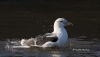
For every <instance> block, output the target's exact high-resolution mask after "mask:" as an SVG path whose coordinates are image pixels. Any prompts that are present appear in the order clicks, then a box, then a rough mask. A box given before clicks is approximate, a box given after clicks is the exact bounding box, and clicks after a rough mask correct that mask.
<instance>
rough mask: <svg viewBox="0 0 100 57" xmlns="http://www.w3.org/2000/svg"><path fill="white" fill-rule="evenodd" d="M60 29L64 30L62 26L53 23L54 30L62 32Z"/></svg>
mask: <svg viewBox="0 0 100 57" xmlns="http://www.w3.org/2000/svg"><path fill="white" fill-rule="evenodd" d="M62 30H65V28H64V27H63V26H59V25H54V32H62ZM65 31H66V30H65Z"/></svg>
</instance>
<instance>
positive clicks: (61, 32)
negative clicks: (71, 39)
mask: <svg viewBox="0 0 100 57" xmlns="http://www.w3.org/2000/svg"><path fill="white" fill-rule="evenodd" d="M67 25H71V26H73V24H72V23H71V22H68V21H67V20H66V19H64V18H58V19H57V20H56V21H55V22H54V31H53V32H52V33H51V34H53V36H52V35H51V36H47V37H57V38H58V40H57V41H56V42H55V41H54V42H52V41H47V42H46V43H44V44H43V45H42V47H43V48H45V47H54V46H57V47H59V48H63V47H65V45H66V42H67V39H68V34H67V31H66V29H65V28H64V26H67Z"/></svg>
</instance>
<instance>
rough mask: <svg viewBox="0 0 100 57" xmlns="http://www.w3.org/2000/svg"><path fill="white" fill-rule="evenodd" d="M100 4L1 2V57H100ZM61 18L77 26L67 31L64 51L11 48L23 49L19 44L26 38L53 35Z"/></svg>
mask: <svg viewBox="0 0 100 57" xmlns="http://www.w3.org/2000/svg"><path fill="white" fill-rule="evenodd" d="M84 3H85V5H83V4H84ZM37 4H38V5H37ZM66 4H67V5H66ZM93 4H95V5H93ZM98 4H99V3H96V2H91V3H90V2H89V3H86V2H83V3H81V4H80V2H79V3H78V4H76V3H75V1H74V2H73V1H72V2H71V1H70V2H54V3H53V2H44V3H38V2H37V3H33V2H32V3H30V2H29V3H22V2H19V3H17V2H16V3H15V2H13V3H11V2H8V3H7V2H0V40H1V41H0V57H99V56H100V29H99V28H100V24H99V23H100V20H99V19H100V17H99V15H100V14H99V13H100V11H99V10H98V7H99V6H98ZM20 5H21V6H20ZM59 17H64V18H66V19H67V20H68V21H69V22H72V23H73V24H74V26H73V27H65V28H66V29H67V31H68V34H69V39H68V42H67V44H66V48H65V49H58V48H47V49H43V48H38V47H34V46H32V47H30V48H28V47H25V48H16V49H14V48H12V46H20V44H19V41H20V40H21V39H23V38H25V39H29V38H31V37H36V36H37V35H40V34H42V35H43V34H45V33H49V32H52V31H53V23H54V21H55V20H56V19H57V18H59ZM6 39H9V40H6ZM11 43H13V44H11Z"/></svg>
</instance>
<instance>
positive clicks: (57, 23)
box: [54, 18, 73, 27]
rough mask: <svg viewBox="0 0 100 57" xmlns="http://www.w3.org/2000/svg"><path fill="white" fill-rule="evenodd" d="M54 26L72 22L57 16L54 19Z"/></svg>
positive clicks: (68, 24)
mask: <svg viewBox="0 0 100 57" xmlns="http://www.w3.org/2000/svg"><path fill="white" fill-rule="evenodd" d="M54 26H59V27H64V26H73V24H72V23H71V22H68V21H67V20H66V19H65V18H58V19H57V20H56V21H55V23H54Z"/></svg>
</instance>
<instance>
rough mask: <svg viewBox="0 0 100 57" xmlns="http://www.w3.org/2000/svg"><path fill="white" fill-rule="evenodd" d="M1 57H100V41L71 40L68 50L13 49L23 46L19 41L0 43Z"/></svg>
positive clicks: (32, 47)
mask: <svg viewBox="0 0 100 57" xmlns="http://www.w3.org/2000/svg"><path fill="white" fill-rule="evenodd" d="M0 42H1V43H0V57H40V56H41V57H44V56H46V57H58V56H59V57H69V56H71V57H80V56H82V57H84V56H85V57H88V56H89V57H91V56H92V57H96V56H97V57H99V56H100V42H99V41H79V40H78V39H76V38H70V39H69V40H68V42H67V44H66V48H64V49H59V48H56V47H54V48H45V49H43V48H41V47H35V46H31V47H27V46H23V47H20V48H13V47H14V46H21V45H20V44H19V41H18V40H14V41H13V40H10V41H9V40H8V42H7V41H0Z"/></svg>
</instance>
